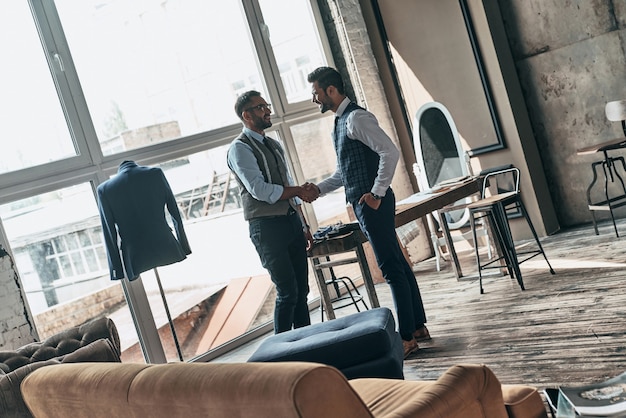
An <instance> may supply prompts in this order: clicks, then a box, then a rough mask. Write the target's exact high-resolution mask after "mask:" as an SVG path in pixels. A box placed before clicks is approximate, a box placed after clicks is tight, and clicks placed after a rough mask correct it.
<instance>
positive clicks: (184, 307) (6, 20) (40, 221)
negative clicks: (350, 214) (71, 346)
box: [0, 0, 345, 361]
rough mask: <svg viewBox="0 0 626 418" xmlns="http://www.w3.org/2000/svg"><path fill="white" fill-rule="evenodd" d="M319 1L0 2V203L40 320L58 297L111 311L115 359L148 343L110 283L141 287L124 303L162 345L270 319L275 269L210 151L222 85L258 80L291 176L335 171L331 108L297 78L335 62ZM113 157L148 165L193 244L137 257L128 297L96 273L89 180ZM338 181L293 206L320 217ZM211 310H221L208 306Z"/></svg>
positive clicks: (175, 350)
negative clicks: (320, 199) (140, 268)
mask: <svg viewBox="0 0 626 418" xmlns="http://www.w3.org/2000/svg"><path fill="white" fill-rule="evenodd" d="M28 5H30V8H29V7H28ZM317 15H318V12H317V10H316V2H315V1H311V0H271V1H265V0H228V1H220V2H211V1H206V0H147V1H141V2H134V1H133V2H127V1H120V0H97V1H96V0H85V1H79V2H76V1H71V0H30V2H29V3H26V2H0V23H2V24H1V25H0V35H3V36H2V39H3V40H4V46H5V52H6V56H7V57H19V59H17V58H16V61H15V62H13V63H12V64H13V65H3V66H2V67H1V68H0V87H1V88H2V91H3V93H4V95H3V101H2V102H3V104H2V106H3V107H2V109H1V110H2V111H1V112H0V118H2V119H0V122H2V126H3V134H2V135H3V137H4V138H6V140H5V139H3V140H2V145H3V156H4V157H3V158H2V161H0V189H1V191H2V192H1V193H0V219H1V220H2V224H1V226H2V228H3V229H4V232H5V234H4V235H5V236H6V237H7V238H8V241H9V242H8V243H5V244H7V245H9V246H10V247H11V250H12V252H13V254H14V255H15V259H16V267H17V269H18V273H19V274H20V278H21V280H22V282H23V284H24V288H25V290H26V295H27V299H28V303H29V305H30V307H31V310H32V312H33V313H34V314H35V315H36V316H38V317H39V316H41V318H45V319H42V320H41V321H45V322H46V323H54V322H56V323H58V325H59V326H68V325H67V322H66V321H67V315H66V316H65V317H62V315H63V314H64V313H67V311H72V312H80V314H75V315H73V321H75V322H77V323H82V322H84V321H86V320H88V319H90V318H92V317H95V316H102V315H107V316H110V317H112V318H115V320H116V322H117V324H118V327H119V328H122V329H123V333H124V339H125V341H123V346H124V349H125V353H124V355H123V360H124V361H142V349H143V348H145V347H143V348H142V347H141V346H140V345H141V344H140V342H139V341H138V338H137V334H136V333H135V332H134V325H133V320H132V319H131V318H130V310H129V309H128V306H127V305H126V302H124V301H123V300H122V301H119V298H120V297H123V296H126V298H129V299H128V300H129V301H130V303H131V304H137V305H138V306H136V307H134V308H133V309H132V311H133V312H135V313H137V312H138V315H143V313H144V312H150V313H151V318H150V321H144V320H145V318H141V317H138V318H135V319H136V320H137V321H138V322H139V323H144V322H146V323H148V322H153V323H154V325H155V326H156V328H157V329H156V333H157V334H158V338H159V339H160V342H161V345H162V346H163V351H164V352H165V356H166V360H168V361H175V360H177V359H179V358H180V357H182V358H183V359H184V360H189V359H190V358H192V357H194V356H197V355H199V354H202V353H203V352H206V351H210V350H212V349H214V348H215V347H220V346H222V347H223V345H224V344H228V342H229V341H230V340H231V339H233V338H235V337H239V336H241V335H242V334H246V333H248V332H249V331H251V330H254V329H255V328H258V327H266V328H267V327H268V323H269V322H270V321H271V319H272V312H273V297H274V296H273V286H272V284H271V282H270V281H269V278H268V277H267V272H266V271H265V270H264V269H263V268H262V267H261V265H260V261H259V260H258V256H257V255H256V252H255V251H254V248H253V246H252V244H251V242H250V240H249V238H248V232H247V224H246V223H245V221H244V220H243V215H242V212H241V202H240V200H239V197H238V193H237V192H238V190H237V185H236V182H235V181H234V179H233V178H232V176H231V175H230V173H229V171H228V168H227V167H226V161H225V152H226V149H227V146H228V144H229V143H230V142H231V141H232V140H233V139H234V138H235V136H236V135H237V134H238V132H239V131H240V129H241V124H240V121H239V120H238V118H237V116H236V115H235V113H234V111H233V105H234V102H235V99H236V97H237V95H238V94H240V93H241V92H243V91H246V90H249V89H255V90H259V91H261V92H262V93H263V95H264V96H265V97H266V98H267V99H268V101H270V102H271V103H272V104H274V128H273V129H275V132H273V133H272V136H274V137H275V138H276V139H279V140H281V141H282V142H283V143H284V145H285V148H286V149H287V151H288V153H289V157H290V168H291V169H292V170H293V176H294V178H295V179H296V181H297V182H299V183H303V182H305V181H318V180H319V179H320V178H321V177H323V176H324V175H327V174H330V172H332V170H333V169H334V163H333V162H332V159H334V155H332V156H331V154H332V146H331V148H329V141H330V139H329V135H328V132H329V129H328V123H327V122H320V121H322V120H324V119H322V117H321V115H320V114H319V110H318V108H317V106H315V105H313V104H311V103H310V87H309V85H308V83H307V82H306V75H307V74H308V72H309V71H310V70H312V69H313V68H315V67H317V66H319V65H332V63H330V62H329V61H328V59H327V58H326V54H325V51H326V50H327V49H326V48H324V45H325V40H324V38H323V37H321V36H320V34H319V31H318V29H317V28H318V25H319V22H318V21H317V20H318V19H316V16H317ZM286 17H289V19H286ZM296 118H297V119H296ZM303 118H304V119H303ZM303 120H306V121H307V122H306V123H303V122H302V121H303ZM318 134H319V135H318ZM314 137H317V138H318V140H319V141H324V143H325V145H324V147H323V148H324V150H325V151H324V156H323V157H322V158H323V159H324V160H325V161H326V163H325V164H324V166H323V167H315V168H314V167H313V166H312V165H311V163H310V162H309V159H308V158H307V159H304V158H303V159H302V161H304V162H305V164H304V165H303V164H302V163H301V160H300V158H299V157H298V155H297V153H298V152H300V151H301V152H306V153H307V154H308V153H309V152H311V150H315V149H317V148H318V147H317V146H316V145H315V144H314V143H313V141H314V140H315V138H314ZM303 147H304V148H303ZM123 160H134V161H136V162H137V163H139V164H141V165H150V166H159V167H161V168H162V169H163V171H164V173H165V174H166V177H167V179H168V181H169V183H170V185H171V187H172V190H173V191H174V193H175V195H176V199H177V202H178V205H179V210H180V212H181V214H182V215H183V219H184V227H185V230H186V231H187V232H188V237H189V241H190V245H191V247H192V251H193V253H192V254H191V255H190V256H189V257H188V259H186V260H184V261H182V262H180V263H176V264H174V265H169V266H163V267H162V268H159V269H158V270H154V271H149V272H146V273H144V274H142V280H141V282H143V283H142V286H143V287H142V288H143V289H144V290H145V296H140V297H137V296H133V295H136V294H141V292H139V293H137V292H136V291H135V290H133V289H130V290H129V289H126V288H124V289H123V290H124V292H123V291H122V289H120V287H124V286H120V282H112V281H111V280H110V279H109V272H108V264H107V261H106V249H105V247H104V245H103V239H102V230H101V225H100V220H99V216H98V213H97V206H96V204H95V202H96V200H95V196H94V190H95V188H96V186H97V185H98V184H99V183H102V182H103V181H105V180H107V179H108V178H110V177H111V176H113V175H115V173H116V171H117V167H118V166H119V164H120V163H121V162H122V161H123ZM339 197H340V198H339V199H327V200H325V201H324V202H325V203H316V205H315V206H312V205H309V206H308V207H307V208H306V211H307V212H308V214H309V215H313V214H314V213H317V212H319V213H320V215H321V218H320V219H318V221H319V222H320V223H321V222H324V220H325V219H331V218H335V217H336V216H337V213H338V212H343V210H344V206H345V204H344V202H343V197H342V196H341V195H339ZM307 205H308V204H307ZM2 236H3V234H0V237H2ZM312 283H313V282H312ZM161 290H162V291H163V292H161ZM311 290H312V293H311V297H315V296H316V293H317V292H316V288H315V286H311ZM129 295H130V296H129ZM103 297H107V298H108V297H111V298H117V299H114V300H117V301H118V302H116V303H102V300H103V299H102V298H103ZM142 297H143V298H144V299H142ZM229 298H234V299H232V300H239V301H240V302H241V304H240V306H236V304H233V305H228V303H231V302H229ZM77 306H80V307H81V309H80V311H79V310H77V309H76V307H77ZM137 307H139V308H140V309H136V308H137ZM243 308H245V309H243ZM168 311H169V312H168ZM225 311H227V312H228V313H229V315H230V317H229V315H227V316H226V317H223V316H222V317H220V315H222V313H223V312H225ZM233 313H236V314H237V315H239V317H237V318H233ZM168 314H169V315H171V317H172V319H173V324H174V327H173V328H170V327H169V326H168V324H167V316H168ZM233 319H235V320H233ZM242 319H243V321H242ZM152 320H154V321H152ZM38 324H39V323H38ZM72 325H73V324H72ZM129 329H130V330H132V332H128V330H129ZM269 329H271V327H269ZM218 331H219V332H218ZM140 335H143V334H142V333H140ZM147 345H151V344H147Z"/></svg>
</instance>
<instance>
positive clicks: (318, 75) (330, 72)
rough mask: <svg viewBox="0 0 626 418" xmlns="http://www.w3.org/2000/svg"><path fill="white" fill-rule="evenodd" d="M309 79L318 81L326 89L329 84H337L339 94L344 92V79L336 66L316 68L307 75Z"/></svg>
mask: <svg viewBox="0 0 626 418" xmlns="http://www.w3.org/2000/svg"><path fill="white" fill-rule="evenodd" d="M307 81H308V82H309V83H315V82H316V81H317V85H318V86H320V87H321V88H322V89H323V90H324V91H326V89H327V88H328V87H329V86H335V88H336V89H337V92H339V94H344V90H343V79H342V78H341V74H339V72H338V71H337V70H335V69H334V68H330V67H319V68H316V69H315V70H313V71H312V72H311V73H310V74H309V75H308V76H307Z"/></svg>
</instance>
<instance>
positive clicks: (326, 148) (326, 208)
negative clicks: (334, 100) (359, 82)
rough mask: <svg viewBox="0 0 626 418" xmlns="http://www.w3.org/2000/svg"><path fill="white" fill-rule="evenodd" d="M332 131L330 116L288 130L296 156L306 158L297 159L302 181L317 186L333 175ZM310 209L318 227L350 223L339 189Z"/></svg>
mask: <svg viewBox="0 0 626 418" xmlns="http://www.w3.org/2000/svg"><path fill="white" fill-rule="evenodd" d="M309 94H310V92H309ZM333 127H334V116H332V117H325V118H324V119H321V120H314V121H311V122H305V123H301V124H298V125H294V126H292V127H291V134H292V136H293V138H294V143H295V146H296V152H297V153H298V155H306V158H301V159H300V165H301V167H302V172H303V174H304V177H305V179H306V181H309V182H311V183H319V182H320V181H321V180H324V179H325V178H326V177H328V176H330V175H331V174H333V173H334V172H335V168H336V164H337V157H336V155H335V148H334V146H333V142H332V139H331V136H330V133H331V132H332V130H333ZM313 209H314V211H315V217H316V218H317V221H318V223H319V225H330V224H334V223H336V222H339V221H341V222H350V221H351V220H350V217H349V215H348V211H347V209H346V195H345V193H344V190H343V187H341V188H339V189H338V190H336V191H334V192H332V193H329V194H328V195H325V196H323V197H321V198H319V199H317V200H315V201H314V202H313Z"/></svg>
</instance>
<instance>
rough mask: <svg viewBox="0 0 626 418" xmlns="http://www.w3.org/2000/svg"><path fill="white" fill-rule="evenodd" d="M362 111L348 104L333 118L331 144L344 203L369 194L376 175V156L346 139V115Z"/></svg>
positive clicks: (367, 148) (353, 104)
mask: <svg viewBox="0 0 626 418" xmlns="http://www.w3.org/2000/svg"><path fill="white" fill-rule="evenodd" d="M357 109H362V110H364V109H363V108H362V107H360V106H359V105H357V104H356V103H354V102H350V104H348V107H346V110H345V111H344V112H343V114H342V115H341V116H340V117H337V118H335V130H334V132H333V135H334V138H333V142H334V145H335V151H336V152H337V160H338V161H339V169H340V170H341V181H342V182H343V186H344V188H345V193H346V201H347V202H348V203H351V204H355V203H356V202H358V200H359V199H360V198H361V196H362V195H363V194H365V193H369V192H370V191H371V189H372V186H373V185H374V179H376V175H377V174H378V163H379V160H380V157H379V156H378V154H377V153H376V152H375V151H373V150H372V149H371V148H369V147H368V146H367V145H365V144H364V143H363V142H361V141H358V140H353V139H350V138H348V129H347V127H346V121H347V120H348V115H349V114H350V113H352V112H354V111H355V110H357Z"/></svg>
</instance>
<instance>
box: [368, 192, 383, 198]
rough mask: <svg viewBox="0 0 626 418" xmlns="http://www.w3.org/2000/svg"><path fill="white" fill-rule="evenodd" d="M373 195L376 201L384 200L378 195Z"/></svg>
mask: <svg viewBox="0 0 626 418" xmlns="http://www.w3.org/2000/svg"><path fill="white" fill-rule="evenodd" d="M371 195H372V197H373V198H374V199H376V200H380V199H382V198H383V197H382V196H378V195H377V194H374V193H371Z"/></svg>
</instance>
